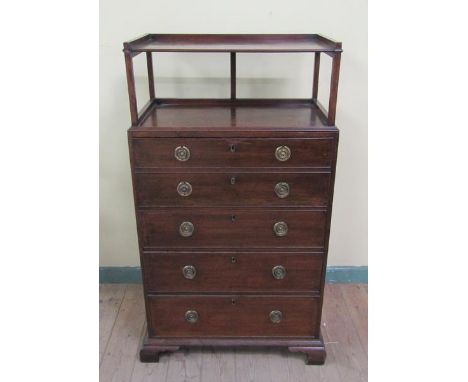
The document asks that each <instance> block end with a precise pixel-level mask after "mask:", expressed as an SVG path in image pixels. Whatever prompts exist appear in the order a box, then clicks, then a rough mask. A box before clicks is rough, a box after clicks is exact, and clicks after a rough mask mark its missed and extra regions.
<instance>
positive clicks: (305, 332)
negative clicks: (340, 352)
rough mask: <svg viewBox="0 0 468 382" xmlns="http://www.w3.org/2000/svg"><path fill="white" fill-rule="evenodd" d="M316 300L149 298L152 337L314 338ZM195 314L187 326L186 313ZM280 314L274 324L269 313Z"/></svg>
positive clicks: (180, 296) (255, 297) (250, 297)
mask: <svg viewBox="0 0 468 382" xmlns="http://www.w3.org/2000/svg"><path fill="white" fill-rule="evenodd" d="M318 302H319V298H318V297H306V296H278V295H261V296H249V295H221V296H220V295H203V296H197V295H195V296H187V295H177V296H168V295H159V296H153V295H150V296H148V305H149V310H150V316H151V318H150V320H151V321H150V324H149V325H148V327H149V328H150V329H151V331H150V333H149V334H150V336H151V337H201V336H203V337H220V336H225V337H250V336H261V337H285V336H288V337H309V338H317V337H318V335H319V334H318V333H317V331H316V325H315V324H316V322H317V320H318ZM189 310H195V311H196V312H198V321H197V322H196V323H193V324H192V323H188V322H187V321H186V320H185V313H186V312H187V311H189ZM274 310H279V311H280V312H282V319H281V322H279V323H273V322H271V320H270V317H269V314H270V312H271V311H274Z"/></svg>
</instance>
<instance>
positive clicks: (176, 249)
mask: <svg viewBox="0 0 468 382" xmlns="http://www.w3.org/2000/svg"><path fill="white" fill-rule="evenodd" d="M190 249H193V250H195V251H200V252H201V251H209V250H212V251H221V250H226V249H230V250H231V251H238V252H243V251H244V248H243V247H234V246H233V247H191V248H190ZM290 249H292V250H294V251H296V252H309V251H325V247H293V246H289V247H253V248H252V250H255V251H259V252H261V251H277V252H291V251H290ZM161 251H167V252H185V251H187V247H176V246H172V247H148V246H146V247H143V252H161Z"/></svg>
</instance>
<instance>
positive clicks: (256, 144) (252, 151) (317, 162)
mask: <svg viewBox="0 0 468 382" xmlns="http://www.w3.org/2000/svg"><path fill="white" fill-rule="evenodd" d="M334 142H335V141H334V139H332V138H296V139H291V138H288V139H281V138H277V139H273V138H272V139H235V138H232V139H204V138H200V139H189V138H162V139H155V138H140V139H137V138H135V139H133V142H132V143H133V153H134V165H135V167H136V168H145V167H147V168H148V167H164V168H167V167H182V168H190V167H223V166H227V167H330V166H331V163H332V158H333V152H334V150H333V144H334ZM178 148H180V149H178ZM177 149H178V150H177ZM277 149H278V150H279V151H278V156H279V157H280V158H282V159H285V158H286V157H287V156H288V152H289V153H290V157H289V159H287V160H278V159H277V157H276V155H277V154H276V153H277ZM176 150H177V153H178V156H179V158H180V159H182V160H178V159H176Z"/></svg>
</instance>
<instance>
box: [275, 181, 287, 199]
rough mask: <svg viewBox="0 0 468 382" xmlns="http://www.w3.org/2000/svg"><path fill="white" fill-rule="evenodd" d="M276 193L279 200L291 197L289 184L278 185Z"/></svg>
mask: <svg viewBox="0 0 468 382" xmlns="http://www.w3.org/2000/svg"><path fill="white" fill-rule="evenodd" d="M275 193H276V196H277V197H278V198H281V199H283V198H286V197H287V196H288V195H289V184H288V183H286V182H279V183H276V186H275Z"/></svg>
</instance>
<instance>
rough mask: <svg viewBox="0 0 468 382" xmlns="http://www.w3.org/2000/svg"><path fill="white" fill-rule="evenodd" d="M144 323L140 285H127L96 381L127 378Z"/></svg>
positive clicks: (136, 351) (129, 374) (131, 371)
mask: <svg viewBox="0 0 468 382" xmlns="http://www.w3.org/2000/svg"><path fill="white" fill-rule="evenodd" d="M144 323H145V308H144V304H143V291H142V286H141V285H136V284H129V285H128V286H127V288H126V290H125V295H124V298H123V301H122V305H121V306H120V310H119V314H118V315H117V318H116V320H115V324H114V327H113V330H112V333H111V336H110V338H109V342H108V343H107V347H106V350H105V353H104V356H103V359H102V363H101V366H100V368H99V376H100V378H99V381H100V382H128V381H130V379H131V377H132V373H133V367H134V366H135V361H136V358H137V353H138V347H139V345H140V340H141V335H142V332H143V325H144Z"/></svg>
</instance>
